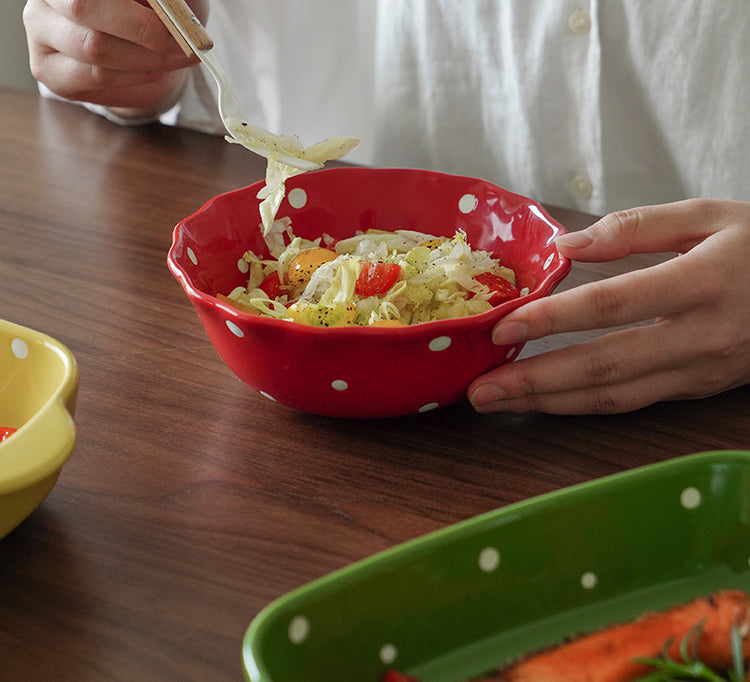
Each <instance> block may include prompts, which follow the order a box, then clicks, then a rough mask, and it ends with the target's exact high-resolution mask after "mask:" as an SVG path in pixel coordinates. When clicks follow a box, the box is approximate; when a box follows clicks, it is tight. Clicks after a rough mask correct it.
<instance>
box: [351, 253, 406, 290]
mask: <svg viewBox="0 0 750 682" xmlns="http://www.w3.org/2000/svg"><path fill="white" fill-rule="evenodd" d="M400 274H401V266H400V265H398V263H371V262H369V261H368V262H366V263H363V264H362V270H360V272H359V276H358V277H357V283H356V284H355V285H354V293H355V294H357V296H378V295H379V294H384V293H385V292H386V291H388V289H390V288H391V287H392V286H393V285H394V284H395V283H396V280H397V279H398V278H399V275H400Z"/></svg>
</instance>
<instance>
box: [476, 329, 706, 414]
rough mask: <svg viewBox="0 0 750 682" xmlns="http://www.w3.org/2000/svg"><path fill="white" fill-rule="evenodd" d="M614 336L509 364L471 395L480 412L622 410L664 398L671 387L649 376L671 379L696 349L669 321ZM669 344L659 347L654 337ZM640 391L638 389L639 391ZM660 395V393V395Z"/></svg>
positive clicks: (491, 374) (481, 381)
mask: <svg viewBox="0 0 750 682" xmlns="http://www.w3.org/2000/svg"><path fill="white" fill-rule="evenodd" d="M660 324H662V325H663V326H664V327H665V329H663V330H662V329H659V328H658V325H654V328H652V327H636V328H632V329H627V330H621V331H617V332H612V333H610V334H607V335H605V336H602V337H599V338H597V339H594V340H593V341H590V342H588V343H582V344H576V345H572V346H568V347H566V348H563V349H560V350H556V351H551V352H548V353H544V354H542V355H539V356H536V357H532V358H527V359H523V360H518V361H516V362H514V363H510V364H508V365H504V366H502V367H499V368H497V369H495V370H493V371H491V372H488V373H487V374H485V375H484V376H482V377H480V378H479V379H477V380H475V381H474V382H473V383H472V385H471V386H470V387H469V391H468V395H469V399H470V401H471V402H472V403H473V405H474V407H475V408H476V409H477V410H478V411H480V412H488V411H494V410H507V411H526V410H541V411H544V412H555V413H568V414H576V413H587V412H619V411H626V410H630V409H635V408H636V407H641V406H643V405H647V404H649V403H651V402H654V401H655V400H658V399H663V398H664V395H665V394H664V391H665V390H666V388H667V387H666V385H665V384H662V383H659V382H658V381H654V382H653V383H652V382H650V381H649V382H647V384H646V385H643V383H644V382H643V378H644V377H655V376H656V375H657V374H663V375H668V374H670V373H671V372H674V371H675V370H676V369H677V368H679V367H681V366H682V365H683V363H684V362H685V361H686V360H687V359H688V358H689V357H690V356H691V355H692V353H693V349H692V348H690V347H687V348H686V347H683V346H682V345H681V344H680V343H679V338H677V336H676V335H674V334H672V331H671V330H670V329H669V328H668V327H669V326H670V325H669V323H660ZM656 335H659V336H661V338H662V340H663V341H664V342H665V343H666V345H665V343H662V344H660V345H659V347H658V349H657V350H655V349H654V344H653V338H654V336H656ZM636 389H637V390H636ZM657 394H658V395H657Z"/></svg>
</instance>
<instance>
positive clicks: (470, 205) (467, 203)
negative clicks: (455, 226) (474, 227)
mask: <svg viewBox="0 0 750 682" xmlns="http://www.w3.org/2000/svg"><path fill="white" fill-rule="evenodd" d="M478 205H479V199H477V198H476V197H475V196H474V195H473V194H464V195H463V196H462V197H461V198H460V199H459V200H458V210H459V211H461V213H464V214H466V213H471V212H472V211H473V210H474V209H475V208H476V207H477V206H478Z"/></svg>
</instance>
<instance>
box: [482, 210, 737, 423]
mask: <svg viewBox="0 0 750 682" xmlns="http://www.w3.org/2000/svg"><path fill="white" fill-rule="evenodd" d="M557 245H558V249H559V251H560V252H561V253H563V254H564V255H566V256H568V257H570V258H571V259H573V260H578V261H592V262H594V261H595V262H603V261H610V260H615V259H618V258H621V257H624V256H626V255H627V254H629V253H647V252H648V253H666V252H677V253H678V254H681V255H679V256H678V257H675V258H672V259H669V260H667V261H666V262H664V263H660V264H659V265H655V266H652V267H649V268H645V269H643V270H639V271H635V272H629V273H626V274H623V275H619V276H616V277H612V278H610V279H606V280H603V281H601V282H593V283H590V284H585V285H582V286H579V287H576V288H574V289H571V290H568V291H564V292H561V293H558V294H555V295H553V296H550V297H547V298H544V299H540V300H537V301H532V302H530V303H529V304H527V305H525V306H522V307H521V308H518V309H517V310H515V311H513V312H512V313H510V314H509V315H507V316H506V317H505V318H503V319H502V320H501V321H500V322H498V324H497V325H496V326H495V328H494V330H493V341H494V342H495V343H496V344H498V345H510V344H516V343H519V342H522V341H529V340H532V339H538V338H541V337H543V336H547V335H549V334H555V333H560V332H571V331H581V330H587V329H606V328H612V327H617V326H620V325H629V324H632V323H642V322H646V321H649V320H653V321H652V322H651V323H650V324H646V325H639V326H635V327H628V328H626V329H618V330H615V331H610V332H609V333H605V334H603V335H602V336H599V337H597V338H595V339H593V340H591V341H588V342H586V343H580V344H574V345H571V346H568V347H566V348H563V349H560V350H555V351H550V352H547V353H543V354H541V355H537V356H533V357H530V358H524V359H521V360H518V361H516V362H514V363H509V364H507V365H503V366H501V367H498V368H496V369H494V370H492V371H490V372H488V373H487V374H485V375H483V376H481V377H479V378H478V379H476V380H475V381H474V382H473V383H472V384H471V385H470V386H469V389H468V396H469V400H470V401H471V402H472V404H473V405H474V407H475V409H477V411H479V412H492V411H509V412H526V411H535V410H536V411H542V412H550V413H558V414H582V413H613V412H626V411H630V410H634V409H637V408H640V407H644V406H646V405H649V404H651V403H654V402H657V401H660V400H675V399H687V398H700V397H705V396H709V395H714V394H716V393H720V392H722V391H725V390H728V389H730V388H734V387H737V386H741V385H743V384H746V383H749V382H750V203H744V202H729V201H716V200H707V199H693V200H688V201H681V202H677V203H673V204H665V205H661V206H649V207H643V208H636V209H632V210H629V211H623V212H620V213H615V214H611V215H608V216H606V217H605V218H603V219H602V220H600V221H598V222H596V223H595V224H594V225H592V226H591V227H589V228H587V229H586V230H582V231H581V232H572V233H569V234H567V235H564V236H562V237H560V238H558V241H557Z"/></svg>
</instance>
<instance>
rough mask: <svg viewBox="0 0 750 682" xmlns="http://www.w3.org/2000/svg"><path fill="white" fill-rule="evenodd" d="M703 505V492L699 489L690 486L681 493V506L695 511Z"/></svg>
mask: <svg viewBox="0 0 750 682" xmlns="http://www.w3.org/2000/svg"><path fill="white" fill-rule="evenodd" d="M700 503H701V491H700V490H698V488H693V487H692V486H688V487H687V488H685V489H684V490H683V491H682V492H681V493H680V504H681V505H682V506H683V507H685V509H695V508H696V507H699V506H700Z"/></svg>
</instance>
